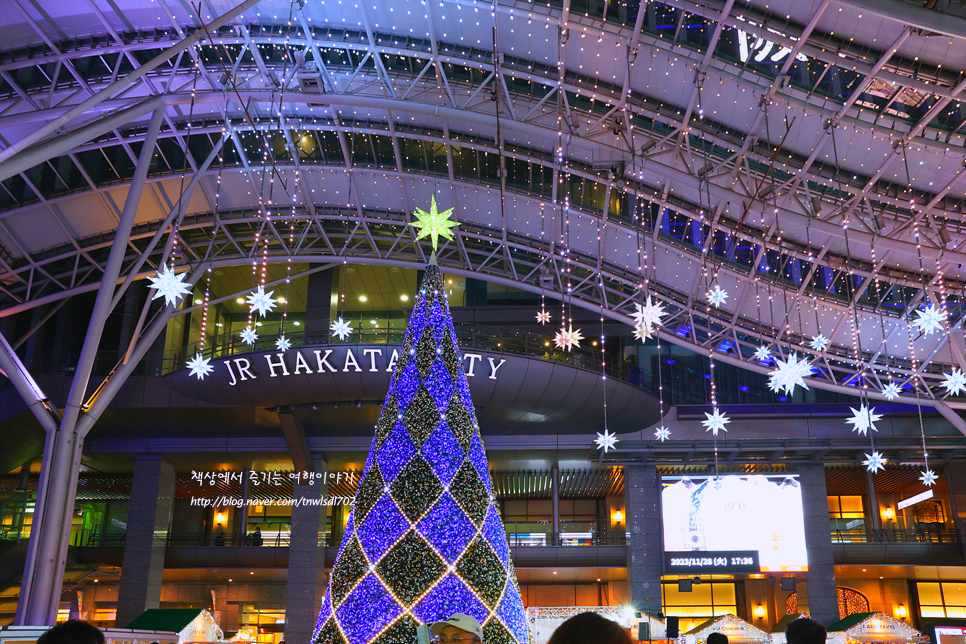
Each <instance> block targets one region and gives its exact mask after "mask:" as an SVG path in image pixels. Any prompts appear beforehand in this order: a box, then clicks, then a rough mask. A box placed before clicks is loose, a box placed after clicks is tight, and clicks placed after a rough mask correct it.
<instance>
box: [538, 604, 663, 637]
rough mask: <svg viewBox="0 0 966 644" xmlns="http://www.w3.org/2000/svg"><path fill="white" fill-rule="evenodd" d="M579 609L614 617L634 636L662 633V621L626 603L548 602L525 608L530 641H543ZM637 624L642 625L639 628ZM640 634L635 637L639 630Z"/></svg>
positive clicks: (581, 611) (658, 635) (610, 618)
mask: <svg viewBox="0 0 966 644" xmlns="http://www.w3.org/2000/svg"><path fill="white" fill-rule="evenodd" d="M580 613H597V614H598V615H600V616H601V617H606V618H607V619H609V620H612V621H615V622H617V623H618V624H620V625H621V626H623V627H625V628H627V629H629V630H630V632H631V637H633V638H634V639H635V640H638V639H639V640H641V641H647V640H652V641H653V640H663V639H664V638H665V637H666V632H667V631H666V628H665V626H664V622H662V621H661V620H658V619H655V618H654V617H651V616H650V615H648V614H646V613H638V612H635V611H634V609H633V608H631V607H630V606H551V607H539V608H536V607H531V608H528V609H527V625H528V626H529V627H530V640H531V642H532V644H546V643H547V641H549V640H550V636H551V635H553V632H554V631H555V630H557V627H559V626H560V625H561V624H563V623H564V622H566V621H567V620H568V619H570V618H571V617H573V616H574V615H579V614H580ZM641 626H645V628H644V629H641V628H640V627H641ZM642 630H643V631H645V632H644V633H641V635H642V636H640V637H639V635H638V633H639V632H640V631H642Z"/></svg>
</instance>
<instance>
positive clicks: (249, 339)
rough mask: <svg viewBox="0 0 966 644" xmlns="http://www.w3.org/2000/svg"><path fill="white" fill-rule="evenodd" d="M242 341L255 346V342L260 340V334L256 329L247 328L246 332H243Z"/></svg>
mask: <svg viewBox="0 0 966 644" xmlns="http://www.w3.org/2000/svg"><path fill="white" fill-rule="evenodd" d="M241 339H242V342H244V343H245V344H255V340H257V339H258V333H256V332H255V329H254V328H252V327H250V326H246V327H245V330H244V331H242V332H241Z"/></svg>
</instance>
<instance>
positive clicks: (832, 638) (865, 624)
mask: <svg viewBox="0 0 966 644" xmlns="http://www.w3.org/2000/svg"><path fill="white" fill-rule="evenodd" d="M856 642H859V643H863V644H864V643H869V644H926V643H927V642H929V638H928V637H926V636H925V635H923V634H922V633H920V632H919V631H917V630H916V629H914V628H913V627H912V626H910V625H909V624H906V623H905V622H903V621H901V620H898V619H896V618H895V617H892V616H890V615H886V614H885V613H855V614H853V615H849V616H848V617H846V618H845V619H840V620H839V621H837V622H835V623H834V624H832V625H831V626H829V627H828V644H853V643H856Z"/></svg>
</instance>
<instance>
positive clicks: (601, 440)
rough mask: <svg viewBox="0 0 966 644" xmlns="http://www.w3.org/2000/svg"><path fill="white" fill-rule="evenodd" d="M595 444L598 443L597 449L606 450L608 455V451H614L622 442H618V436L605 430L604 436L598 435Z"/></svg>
mask: <svg viewBox="0 0 966 644" xmlns="http://www.w3.org/2000/svg"><path fill="white" fill-rule="evenodd" d="M594 442H595V443H597V449H602V450H604V453H605V454H606V453H607V452H608V450H612V449H614V448H615V446H616V445H617V443H618V442H620V441H618V440H617V434H611V433H610V432H608V431H607V430H606V429H605V430H604V433H603V434H601V433H600V432H598V433H597V438H595V439H594Z"/></svg>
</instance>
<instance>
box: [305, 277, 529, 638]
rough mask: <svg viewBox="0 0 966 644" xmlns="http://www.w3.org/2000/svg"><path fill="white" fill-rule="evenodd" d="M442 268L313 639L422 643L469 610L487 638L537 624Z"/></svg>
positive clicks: (395, 386)
mask: <svg viewBox="0 0 966 644" xmlns="http://www.w3.org/2000/svg"><path fill="white" fill-rule="evenodd" d="M445 292H446V291H445V289H444V287H443V284H442V278H441V276H440V273H439V268H438V267H437V266H436V265H435V263H432V264H431V265H430V266H429V267H427V270H426V276H425V278H424V280H423V283H422V285H421V287H420V290H419V294H418V296H417V297H416V302H415V303H414V308H413V313H412V317H411V318H410V320H409V326H408V328H407V330H406V338H405V340H404V341H403V347H402V349H401V350H400V351H399V354H398V361H397V363H396V366H395V369H394V371H393V375H392V380H391V381H390V382H391V384H390V388H389V392H388V393H387V395H386V402H385V404H384V405H383V410H382V414H381V415H380V417H379V421H378V423H377V425H376V431H375V437H374V438H373V442H372V447H371V449H370V453H369V455H368V458H367V460H366V467H365V470H364V472H363V477H362V481H361V483H360V485H359V491H358V492H357V494H356V500H355V505H354V507H353V510H352V512H351V513H350V515H349V521H348V523H347V524H346V529H345V535H344V537H343V541H342V546H341V549H340V553H339V556H338V557H337V558H336V563H335V567H334V568H333V571H332V574H331V576H330V579H329V588H328V589H327V591H326V595H325V600H324V601H323V603H322V609H321V611H320V613H319V621H318V623H317V625H316V631H315V634H314V636H313V639H312V644H413V643H414V642H415V639H416V634H415V629H416V625H417V624H418V623H430V622H436V621H441V620H444V619H447V618H448V617H449V616H450V615H452V614H453V613H466V614H468V615H472V616H474V617H475V618H476V619H478V620H479V621H480V623H481V624H484V636H485V641H486V642H487V644H490V642H496V643H500V644H524V643H526V642H527V641H528V633H527V625H526V622H525V620H524V619H523V618H522V615H523V613H522V606H523V603H522V601H521V600H520V589H519V586H518V584H517V583H516V573H515V572H514V569H513V563H512V561H511V560H510V549H509V546H508V544H507V539H506V533H505V532H504V530H503V526H502V522H501V521H500V516H499V511H498V510H497V508H496V507H495V506H494V505H492V502H491V499H490V489H491V487H492V483H491V481H490V473H489V464H488V463H487V461H486V452H485V450H484V449H483V443H482V441H481V440H480V436H479V430H478V424H477V422H476V418H475V414H474V410H473V405H472V400H471V397H470V391H469V387H468V385H467V383H466V376H465V375H464V373H463V361H462V358H461V354H460V350H459V347H458V346H457V345H456V341H455V337H456V332H455V330H454V328H453V320H452V317H451V316H450V312H449V307H448V305H447V303H446V299H445V298H446V296H445Z"/></svg>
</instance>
